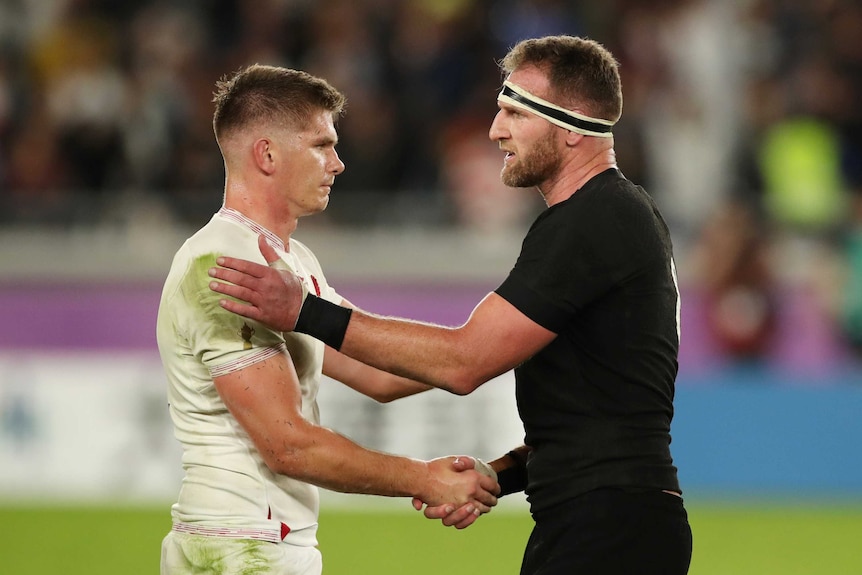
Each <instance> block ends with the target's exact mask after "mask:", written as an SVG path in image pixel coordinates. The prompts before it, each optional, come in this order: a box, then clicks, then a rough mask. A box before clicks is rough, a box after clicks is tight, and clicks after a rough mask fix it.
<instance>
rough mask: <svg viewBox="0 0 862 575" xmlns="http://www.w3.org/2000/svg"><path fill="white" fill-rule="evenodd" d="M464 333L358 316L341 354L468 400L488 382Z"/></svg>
mask: <svg viewBox="0 0 862 575" xmlns="http://www.w3.org/2000/svg"><path fill="white" fill-rule="evenodd" d="M462 329H463V328H446V327H441V326H434V325H429V324H424V323H420V322H413V321H409V320H401V319H394V318H383V317H379V316H375V315H372V314H368V313H365V312H362V311H359V310H354V312H353V315H352V317H351V320H350V323H349V324H348V327H347V331H346V333H345V337H344V342H343V344H342V347H341V352H342V353H344V354H346V355H348V356H350V357H353V358H355V359H357V360H359V361H361V362H363V363H366V364H368V365H372V366H374V367H376V368H378V369H381V370H383V371H387V372H389V373H394V374H396V375H400V376H402V377H407V378H409V379H413V380H417V381H421V382H423V383H426V384H428V385H431V386H433V387H437V388H440V389H444V390H446V391H449V392H452V393H456V394H459V395H463V394H467V393H470V392H471V391H473V390H474V389H476V387H478V386H479V385H481V383H483V382H484V381H485V378H484V377H483V376H482V375H481V374H480V372H479V371H478V369H477V365H478V364H477V363H476V362H474V361H471V359H470V354H469V352H468V347H469V344H468V343H467V342H466V341H464V340H465V338H464V337H463V333H462V331H461V330H462Z"/></svg>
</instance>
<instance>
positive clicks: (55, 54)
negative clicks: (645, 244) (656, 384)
mask: <svg viewBox="0 0 862 575" xmlns="http://www.w3.org/2000/svg"><path fill="white" fill-rule="evenodd" d="M557 33H567V34H575V35H585V36H589V37H591V38H594V39H596V40H598V41H600V42H602V43H603V44H605V45H606V46H607V47H608V48H610V49H611V51H612V52H614V54H615V55H616V56H617V58H618V59H619V61H620V63H621V73H622V78H623V90H624V95H625V107H624V113H623V118H622V120H621V121H620V123H619V124H618V125H617V127H616V129H615V134H616V149H617V155H618V160H619V164H620V167H621V168H622V170H623V172H624V173H625V174H626V175H627V176H628V177H629V178H630V179H632V180H634V181H636V182H638V183H642V184H643V185H644V186H645V187H646V189H647V190H648V191H649V192H650V193H651V194H652V195H653V197H655V199H656V201H657V202H658V203H659V205H660V207H661V208H662V210H663V212H664V214H665V216H666V219H667V220H668V222H669V224H670V226H671V228H672V232H673V234H674V238H675V242H676V243H677V249H678V250H679V251H680V253H681V254H684V257H686V259H687V265H686V266H685V268H684V269H685V270H689V271H688V272H683V273H685V274H687V277H685V278H684V280H685V281H686V282H691V283H695V284H696V285H698V286H699V287H700V288H702V289H701V290H700V291H701V293H702V294H703V297H704V298H705V303H704V305H705V309H707V310H708V313H707V317H706V321H707V324H708V325H709V326H710V328H709V329H710V332H711V336H710V337H712V338H713V339H714V341H716V342H718V345H720V346H722V347H723V349H724V350H725V351H726V352H727V353H730V354H733V355H736V356H739V357H743V358H745V357H758V356H759V355H762V354H763V353H764V350H765V349H767V348H768V346H770V345H772V344H773V340H774V338H775V337H776V332H777V331H780V330H781V328H782V324H781V322H780V321H779V319H780V318H779V315H780V313H779V310H780V308H781V305H782V302H781V301H780V300H781V294H782V293H784V294H786V293H787V290H786V289H783V290H779V289H777V288H776V286H777V285H779V284H780V285H781V286H783V288H786V286H787V285H795V286H802V288H801V289H804V290H807V292H810V293H813V294H814V296H813V297H814V300H813V301H815V302H816V305H818V306H821V308H822V310H823V313H824V314H825V315H826V316H828V317H829V319H830V321H833V322H834V325H835V326H837V327H838V331H839V332H840V334H841V336H842V337H843V338H844V342H845V343H847V345H848V347H850V348H852V347H854V346H856V347H857V348H862V199H860V198H862V106H860V105H859V104H860V103H862V3H860V2H858V0H734V1H726V0H651V1H647V0H609V1H606V2H575V1H564V0H172V1H167V0H162V1H159V0H125V1H123V2H115V1H112V0H2V2H0V225H19V224H32V225H51V226H79V225H103V224H111V223H123V222H126V221H128V220H130V219H136V218H144V217H149V218H153V219H154V220H155V221H160V222H164V221H169V222H174V223H178V224H188V225H195V226H196V225H200V224H202V223H203V222H205V221H206V220H207V219H208V218H209V217H210V215H211V214H212V212H213V211H214V210H216V209H217V208H218V206H219V205H220V202H221V189H222V185H223V167H222V165H221V160H220V156H219V154H218V151H217V148H216V144H215V141H214V138H213V136H212V130H211V114H212V105H211V97H212V90H213V85H214V83H215V81H216V80H217V79H218V78H220V77H221V76H223V75H225V74H227V73H230V72H231V71H233V70H236V69H237V68H239V67H241V66H243V65H246V64H250V63H253V62H260V63H269V64H279V65H286V66H290V67H298V68H302V69H305V70H307V71H309V72H311V73H313V74H316V75H320V76H323V77H325V78H327V79H328V80H329V81H330V82H331V83H333V84H334V85H335V86H336V87H337V88H339V89H340V90H342V91H343V92H344V93H345V94H346V95H347V97H348V108H347V113H346V115H345V116H344V117H343V118H342V119H341V120H340V122H339V135H340V144H339V148H338V150H339V153H340V155H341V157H342V159H343V160H344V161H345V163H346V165H347V170H346V171H345V173H344V174H343V175H342V176H339V178H338V182H337V184H336V187H335V189H334V191H333V201H332V202H331V205H330V209H329V210H327V213H326V214H325V215H322V216H320V217H319V219H318V221H317V222H316V224H315V225H324V226H325V225H344V226H375V225H384V226H385V225H398V224H408V225H431V226H463V227H467V228H471V229H475V230H477V231H480V232H493V231H496V230H505V229H508V228H510V227H511V226H513V225H523V224H524V223H525V222H528V221H529V220H530V218H531V217H532V216H533V215H534V214H535V213H536V212H537V211H538V210H539V209H540V208H541V206H540V205H539V199H538V197H537V196H536V195H535V194H530V193H524V192H523V191H520V190H510V189H506V188H505V187H503V186H502V185H501V184H500V183H499V179H498V174H499V169H500V166H501V157H500V155H499V152H498V151H497V149H496V146H495V145H494V144H493V143H491V142H489V141H488V139H487V130H488V126H489V125H490V121H491V119H492V118H493V115H494V114H495V112H496V104H495V98H496V93H497V91H498V90H499V87H500V84H501V77H500V74H499V71H498V69H497V66H496V61H497V60H498V59H500V58H501V57H502V56H503V55H504V54H505V53H506V51H507V49H508V48H509V47H510V46H512V45H513V44H514V43H515V42H517V41H518V40H520V39H522V38H525V37H530V36H539V35H545V34H557ZM681 257H683V256H681ZM681 267H682V266H681Z"/></svg>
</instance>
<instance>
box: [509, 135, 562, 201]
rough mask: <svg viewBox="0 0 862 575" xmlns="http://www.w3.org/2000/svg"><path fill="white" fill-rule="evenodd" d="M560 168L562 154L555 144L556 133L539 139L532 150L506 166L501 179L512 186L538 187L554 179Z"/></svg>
mask: <svg viewBox="0 0 862 575" xmlns="http://www.w3.org/2000/svg"><path fill="white" fill-rule="evenodd" d="M559 168H560V154H559V153H558V152H557V149H556V147H555V146H554V133H553V131H549V132H548V134H547V135H546V136H545V137H544V138H542V139H541V140H538V141H537V142H536V145H535V146H534V147H533V149H532V150H530V152H529V153H528V154H526V155H524V156H520V157H518V159H517V161H516V162H515V164H514V165H512V166H504V167H503V171H502V172H501V173H500V179H501V180H502V181H503V183H504V184H505V185H507V186H509V187H511V188H531V187H538V186H540V185H541V184H542V183H543V182H546V181H548V180H550V179H552V178H553V177H554V176H555V175H556V174H557V171H558V170H559Z"/></svg>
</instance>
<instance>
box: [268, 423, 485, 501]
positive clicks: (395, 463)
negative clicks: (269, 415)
mask: <svg viewBox="0 0 862 575" xmlns="http://www.w3.org/2000/svg"><path fill="white" fill-rule="evenodd" d="M302 427H304V429H296V428H294V429H292V430H291V435H290V437H289V438H288V437H282V438H281V439H278V440H276V441H273V442H267V444H269V443H273V444H277V445H285V444H287V442H288V441H289V442H290V444H289V446H288V447H286V448H285V447H282V448H281V449H279V450H268V451H267V452H265V453H264V457H265V460H266V462H267V465H268V466H269V467H270V468H271V469H272V470H273V471H275V472H276V473H280V474H283V475H288V476H290V477H293V478H295V479H299V480H302V481H305V482H308V483H312V484H314V485H317V486H319V487H324V488H326V489H330V490H332V491H339V492H342V493H363V494H367V495H381V496H388V497H417V498H419V499H421V500H422V501H425V502H427V503H429V504H433V505H440V504H444V503H446V504H455V505H463V504H465V503H471V502H472V503H476V502H477V499H476V498H478V499H484V498H486V497H487V494H483V493H480V492H479V488H478V486H476V487H472V486H471V485H470V484H471V481H473V480H471V479H470V477H469V476H466V475H461V474H458V473H457V472H456V471H454V470H452V469H449V467H451V464H444V463H443V462H441V460H434V461H430V462H427V461H421V460H417V459H412V458H408V457H401V456H395V455H389V454H384V453H380V452H377V451H373V450H369V449H365V448H363V447H361V446H359V445H357V444H355V443H353V442H352V441H350V440H349V439H347V438H346V437H344V436H342V435H339V434H338V433H335V432H334V431H332V430H329V429H326V428H324V427H319V426H315V425H312V424H310V423H308V424H305V425H303V426H302ZM435 464H436V465H437V467H436V469H432V467H434V465H435Z"/></svg>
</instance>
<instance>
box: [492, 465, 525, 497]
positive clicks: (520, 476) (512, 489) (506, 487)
mask: <svg viewBox="0 0 862 575" xmlns="http://www.w3.org/2000/svg"><path fill="white" fill-rule="evenodd" d="M497 483H499V484H500V494H499V495H497V497H503V496H504V495H508V494H510V493H517V492H519V491H523V490H524V489H526V488H527V468H526V467H524V466H521V465H513V466H512V467H507V468H506V469H503V470H502V471H498V472H497Z"/></svg>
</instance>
